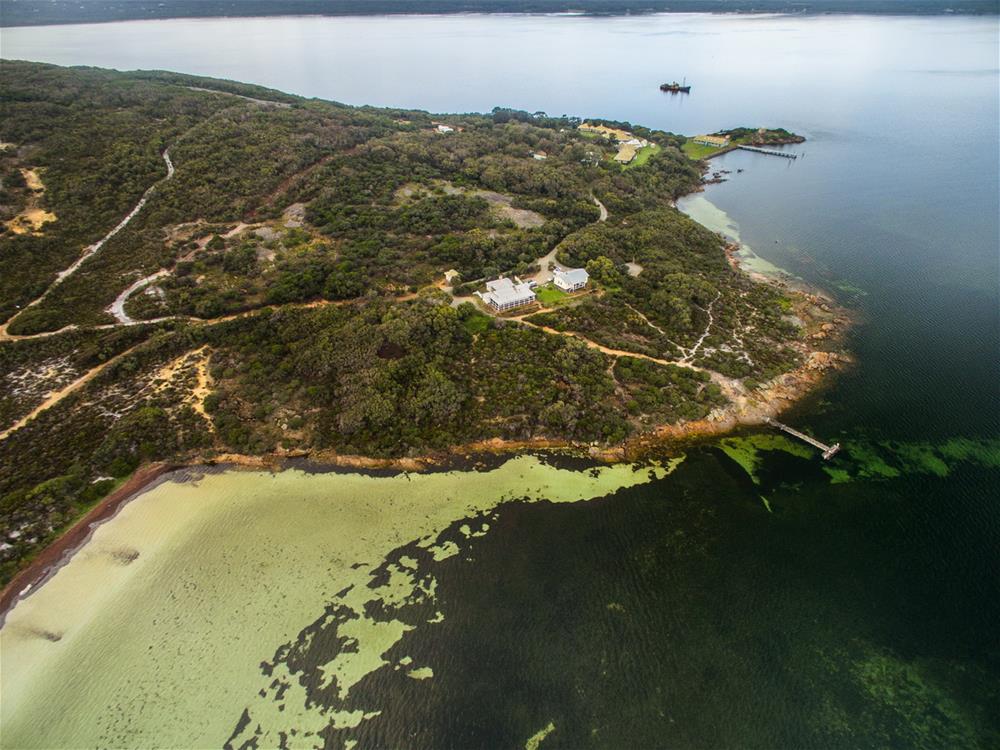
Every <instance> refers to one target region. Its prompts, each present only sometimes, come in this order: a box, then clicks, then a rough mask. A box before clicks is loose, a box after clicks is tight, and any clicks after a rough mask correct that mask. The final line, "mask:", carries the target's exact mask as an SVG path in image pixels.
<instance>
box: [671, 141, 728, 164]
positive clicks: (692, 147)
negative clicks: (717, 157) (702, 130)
mask: <svg viewBox="0 0 1000 750" xmlns="http://www.w3.org/2000/svg"><path fill="white" fill-rule="evenodd" d="M721 150H722V149H720V148H716V147H715V146H706V145H705V144H703V143H695V142H694V141H685V142H684V145H683V146H681V151H683V152H684V154H685V155H686V156H687V157H688V158H689V159H694V160H696V161H697V160H698V159H704V158H705V157H706V156H710V155H712V154H714V153H715V152H716V151H721Z"/></svg>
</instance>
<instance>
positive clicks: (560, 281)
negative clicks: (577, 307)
mask: <svg viewBox="0 0 1000 750" xmlns="http://www.w3.org/2000/svg"><path fill="white" fill-rule="evenodd" d="M589 281H590V275H589V274H588V273H587V271H586V269H584V268H557V269H555V270H554V271H553V272H552V283H553V284H554V285H555V287H556V288H557V289H561V290H562V291H564V292H577V291H579V290H581V289H583V288H584V287H586V286H587V283H588V282H589ZM536 286H537V283H536V282H534V281H521V280H520V279H519V278H517V277H516V276H515V277H514V278H513V280H511V279H508V278H505V277H503V276H501V277H500V278H499V279H496V280H495V281H487V282H486V291H485V292H476V296H478V297H479V299H481V300H482V301H483V302H485V303H486V304H487V305H489V306H490V307H492V308H493V309H494V310H496V311H497V312H506V311H507V310H512V309H514V308H515V307H523V306H524V305H530V304H532V303H534V302H535V301H536V300H537V299H538V297H537V295H536V294H535V287H536Z"/></svg>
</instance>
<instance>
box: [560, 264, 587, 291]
mask: <svg viewBox="0 0 1000 750" xmlns="http://www.w3.org/2000/svg"><path fill="white" fill-rule="evenodd" d="M589 281H590V274H588V273H587V270H586V269H585V268H567V269H561V268H557V269H556V270H555V271H553V272H552V283H554V284H555V285H556V286H557V287H559V288H560V289H562V290H563V291H564V292H575V291H577V290H578V289H583V288H584V287H585V286H587V282H589Z"/></svg>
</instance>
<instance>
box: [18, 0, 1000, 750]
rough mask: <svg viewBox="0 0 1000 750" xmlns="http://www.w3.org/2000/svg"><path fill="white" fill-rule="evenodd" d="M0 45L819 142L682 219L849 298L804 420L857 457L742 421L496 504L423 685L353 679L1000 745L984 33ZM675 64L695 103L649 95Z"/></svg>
mask: <svg viewBox="0 0 1000 750" xmlns="http://www.w3.org/2000/svg"><path fill="white" fill-rule="evenodd" d="M0 41H2V42H3V55H4V56H5V57H10V58H24V59H32V60H43V61H51V62H58V63H62V64H92V65H103V66H109V67H117V68H123V69H130V68H138V67H142V68H166V69H172V70H180V71H184V72H192V73H200V74H205V75H214V76H220V77H225V78H233V79H238V80H245V81H251V82H255V83H261V84H265V85H269V86H273V87H275V88H279V89H283V90H286V91H291V92H294V93H299V94H304V95H309V96H321V97H324V98H330V99H335V100H340V101H345V102H348V103H354V104H363V103H369V104H382V105H394V106H412V107H420V108H426V109H430V110H436V111H471V110H477V111H482V110H489V109H491V108H492V107H494V106H497V105H502V106H513V107H517V108H522V109H527V110H530V111H534V110H544V111H547V112H549V113H551V114H562V113H568V114H575V115H581V116H587V115H591V116H594V115H597V116H605V117H610V118H614V119H619V120H630V121H632V122H636V123H641V124H644V125H648V126H651V127H657V128H663V129H666V130H673V131H675V132H682V133H687V134H694V133H698V132H705V131H712V130H716V129H719V128H726V127H734V126H742V125H750V126H757V125H767V126H781V127H786V128H788V129H790V130H793V131H796V132H799V133H802V134H803V135H805V136H807V138H808V141H807V142H806V143H805V144H802V145H801V146H797V147H795V150H796V151H797V152H798V153H800V154H801V155H802V158H800V159H798V160H796V161H794V162H788V161H786V160H782V159H777V158H772V157H765V156H756V155H750V154H745V153H737V154H731V155H727V156H725V157H722V158H721V159H719V160H718V161H717V162H715V164H716V166H717V168H725V169H729V170H731V171H732V174H731V175H730V180H729V181H728V182H726V183H723V184H721V185H715V186H711V187H710V188H708V190H707V191H706V193H705V194H704V195H703V196H700V198H696V199H694V200H691V201H687V202H682V206H683V207H684V208H685V210H694V209H697V208H698V205H699V203H698V201H699V200H701V199H707V200H708V201H710V202H711V204H712V206H714V207H715V208H716V209H718V210H717V211H715V214H714V215H715V216H716V218H718V217H719V213H718V212H719V211H721V212H724V213H725V215H726V216H725V217H723V218H724V219H726V221H725V222H724V223H727V224H728V225H729V230H730V232H731V233H736V234H738V235H739V237H740V239H741V241H743V242H744V243H746V244H748V245H749V246H751V247H753V248H754V249H755V250H756V252H757V253H758V254H759V255H761V256H762V257H764V258H766V259H767V260H770V261H771V262H773V263H775V264H777V265H778V266H780V267H782V268H784V269H786V270H787V271H789V272H790V273H793V274H795V275H798V276H800V277H801V278H803V279H805V280H807V281H809V282H811V283H813V284H816V285H819V286H821V287H823V288H824V289H825V290H826V291H827V292H828V293H830V294H832V295H834V296H835V297H836V298H837V300H838V301H839V302H841V303H842V304H845V305H847V306H849V307H850V308H851V309H852V310H853V311H854V312H855V314H856V316H857V318H858V320H859V322H858V325H857V326H856V327H855V328H854V329H853V331H852V333H851V338H850V347H851V349H852V350H853V352H854V354H855V356H856V358H857V365H856V366H855V367H854V368H853V369H852V370H851V371H849V372H848V373H845V374H844V375H842V376H840V377H839V378H838V379H837V380H836V381H834V382H833V383H832V384H831V385H830V386H829V387H828V388H827V389H826V390H824V391H823V392H821V393H819V394H817V395H816V396H815V397H813V398H811V399H809V400H807V401H806V402H805V403H803V404H801V405H800V406H799V407H797V408H796V409H795V410H793V412H792V413H791V414H790V415H789V416H788V420H789V421H794V422H795V424H796V425H798V426H804V427H806V428H808V429H811V430H813V431H814V432H815V434H817V435H818V436H820V437H821V438H827V439H830V440H833V439H837V440H840V441H841V442H842V443H843V444H844V446H845V450H844V452H843V453H842V454H841V455H840V456H838V458H837V459H836V460H835V461H834V462H832V463H831V464H828V465H825V464H823V463H822V462H821V461H820V460H819V459H818V457H816V456H812V457H809V458H807V457H806V456H804V455H803V456H799V455H795V454H794V452H793V449H792V447H791V446H790V445H782V443H781V442H780V441H779V442H777V443H776V442H775V441H774V440H766V439H762V438H761V437H760V436H761V435H763V434H762V433H752V432H748V433H746V434H744V435H741V436H738V437H737V439H735V440H730V441H726V442H721V443H719V444H717V445H715V446H706V447H703V448H699V449H697V450H693V451H690V452H689V457H688V459H687V461H686V462H685V463H684V464H683V465H682V466H681V467H680V468H679V469H678V470H677V471H676V472H675V473H674V474H672V475H671V476H669V477H667V478H666V479H663V480H661V481H658V482H655V483H653V484H650V485H648V486H644V487H639V488H634V489H631V490H627V491H623V492H621V493H618V494H617V495H615V496H613V497H610V498H607V499H605V500H603V501H600V502H597V503H591V504H585V505H579V506H565V505H564V506H545V505H544V504H543V505H534V506H522V505H519V504H512V505H510V506H507V507H506V508H505V509H503V510H502V511H501V513H500V516H499V519H498V521H497V523H496V524H495V526H494V528H493V529H492V530H491V532H490V533H489V534H488V535H487V536H485V537H483V538H481V539H476V540H475V541H474V542H473V544H472V546H473V552H474V553H473V554H471V555H469V556H466V555H462V556H458V557H455V558H451V559H449V560H447V561H444V562H440V563H427V564H428V565H429V566H430V567H431V568H432V572H433V574H434V575H435V577H436V578H437V580H438V582H439V589H438V592H439V593H438V596H439V608H440V609H441V611H442V612H444V614H445V620H444V622H443V623H442V624H441V626H440V627H438V628H436V629H431V630H428V629H425V628H422V629H419V630H417V631H414V633H413V634H411V635H408V636H407V637H406V638H405V639H404V641H403V642H402V644H401V645H400V648H401V649H402V652H405V653H407V654H411V655H413V656H414V658H415V659H416V661H417V663H434V664H435V676H434V679H432V680H426V681H421V682H419V683H416V682H414V681H412V680H408V679H407V678H404V677H399V678H398V679H397V678H396V677H394V676H392V675H389V677H388V678H385V677H384V676H383V677H379V678H377V679H375V680H373V681H372V682H370V683H363V684H362V685H361V686H359V689H360V690H361V691H362V693H363V694H362V696H361V697H362V698H364V700H363V701H361V700H360V699H359V701H360V702H359V705H360V703H364V704H365V705H373V704H378V705H384V706H385V710H384V715H383V716H380V717H379V718H378V719H375V720H372V721H370V722H366V723H365V725H364V727H365V728H364V730H363V732H364V735H363V737H362V738H363V739H364V740H365V741H367V742H368V743H370V744H373V745H385V744H405V745H407V746H413V747H444V746H454V747H473V746H512V745H518V746H520V745H523V744H524V742H525V741H526V739H527V738H528V737H530V736H531V735H532V734H534V733H535V732H536V731H538V730H540V729H542V728H543V727H545V726H546V725H547V723H548V722H552V723H553V724H554V725H555V729H554V730H553V731H552V733H551V734H549V735H548V736H547V737H546V738H545V739H544V741H543V744H542V747H544V748H549V747H557V746H559V747H584V746H592V747H646V746H669V747H722V746H726V747H733V746H746V747H762V748H770V747H817V748H827V747H927V748H945V747H948V748H952V747H954V748H958V747H969V748H973V747H983V748H985V747H997V746H1000V720H998V717H1000V637H998V635H997V634H998V633H1000V627H998V622H1000V610H998V602H1000V492H998V489H997V488H998V487H1000V404H998V384H1000V302H998V289H1000V226H998V216H1000V192H998V165H1000V153H998V148H1000V146H998V144H1000V133H998V127H1000V126H998V123H1000V106H998V98H1000V95H998V90H1000V88H998V87H1000V73H998V54H1000V52H998V50H1000V44H998V24H997V19H996V18H995V17H994V18H977V19H966V18H921V19H912V18H865V17H856V18H823V17H819V18H789V17H756V18H746V17H731V16H718V17H711V16H683V15H674V16H661V17H642V18H614V19H593V18H571V17H528V16H523V17H490V16H449V17H441V18H433V17H421V18H402V17H394V18H351V19H301V18H289V19H266V20H256V19H249V20H247V19H243V20H209V21H166V22H154V23H144V22H137V23H122V24H107V25H100V26H79V27H46V28H35V29H32V28H25V29H4V30H2V32H0ZM685 76H686V78H687V80H688V82H689V83H691V84H692V86H693V88H692V93H691V95H690V96H669V95H664V94H661V93H660V92H659V91H658V90H657V86H658V84H659V83H661V82H662V81H664V80H672V79H675V78H677V79H679V78H681V77H685ZM738 168H742V169H743V170H744V171H743V172H742V173H740V174H737V173H736V170H737V169H738ZM692 206H693V208H692ZM700 206H701V208H700V209H699V210H700V211H701V213H702V214H704V213H705V209H706V205H705V204H703V203H702V204H700ZM712 206H707V208H708V209H711V208H712ZM696 212H697V211H696ZM764 437H765V438H767V437H769V436H766V435H764ZM747 469H753V471H752V474H753V478H751V474H750V473H748V471H747ZM456 538H457V536H456ZM321 612H322V606H317V615H319V614H321ZM304 625H305V624H304ZM328 656H329V654H325V655H323V656H322V659H320V661H319V662H318V663H317V665H316V666H320V665H321V663H322V662H323V661H324V660H325V659H326V658H327V657H328ZM437 665H440V668H438V666H437ZM330 737H331V739H330V746H337V743H338V740H337V737H336V736H335V735H334V734H333V733H331V735H330Z"/></svg>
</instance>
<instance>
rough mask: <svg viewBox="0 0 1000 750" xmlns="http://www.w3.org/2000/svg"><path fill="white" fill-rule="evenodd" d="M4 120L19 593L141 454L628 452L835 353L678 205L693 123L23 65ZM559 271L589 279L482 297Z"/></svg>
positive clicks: (1, 401)
mask: <svg viewBox="0 0 1000 750" xmlns="http://www.w3.org/2000/svg"><path fill="white" fill-rule="evenodd" d="M0 119H2V121H3V123H4V126H5V127H4V133H3V137H4V141H5V143H4V144H3V146H2V149H0V182H2V190H0V222H2V224H0V226H2V228H3V231H2V233H0V324H2V329H0V379H2V382H3V388H2V389H0V576H2V579H3V580H7V579H9V577H10V576H11V575H12V574H13V572H15V571H16V570H17V569H18V568H19V567H21V566H22V565H23V564H24V563H25V561H26V560H27V559H29V558H30V556H31V555H32V554H34V553H35V552H36V551H37V550H38V549H40V548H41V547H42V546H44V544H45V543H46V542H47V541H49V540H50V539H52V538H53V536H55V535H56V534H58V533H59V531H60V530H61V529H63V528H65V526H66V525H67V524H68V523H70V522H71V521H72V520H73V519H75V518H77V517H79V515H80V514H81V512H83V510H85V509H86V508H87V507H88V506H89V505H90V504H92V503H93V502H94V501H96V500H97V499H98V498H100V497H101V496H103V495H104V494H105V493H107V492H108V491H109V490H110V489H111V488H113V487H115V486H116V485H117V484H119V483H120V482H121V481H122V480H123V478H125V477H127V476H128V475H129V474H130V473H131V472H133V471H134V470H135V469H136V468H137V467H138V466H139V465H140V464H142V463H145V462H150V461H156V460H170V461H180V462H184V461H197V460H210V459H211V458H212V457H214V456H219V455H223V454H231V453H236V454H244V455H245V454H253V455H268V456H292V455H304V454H312V453H322V452H327V453H335V454H341V455H346V454H356V455H364V456H375V457H412V456H423V455H427V454H435V453H444V452H447V451H449V450H453V449H454V448H455V447H456V446H463V445H468V444H472V443H476V442H479V441H485V440H491V439H499V440H502V441H511V442H515V441H532V440H548V441H553V442H557V443H560V442H561V443H566V444H573V445H580V446H583V445H594V446H604V447H607V446H621V445H623V444H625V443H626V442H627V441H629V440H632V439H634V438H635V437H636V436H642V435H646V434H649V433H651V432H652V431H654V430H656V429H657V428H658V427H662V426H664V425H678V424H684V423H690V422H693V421H696V420H705V419H713V418H717V417H718V416H719V415H720V414H724V413H727V412H726V410H727V409H732V408H735V406H736V405H740V408H743V407H744V406H746V404H748V403H755V399H756V400H758V401H759V400H766V399H765V395H764V394H765V392H766V389H767V388H768V387H770V386H771V385H773V384H774V383H776V382H780V380H781V378H782V377H784V376H785V374H786V373H790V372H793V371H797V368H799V369H801V368H802V367H804V366H806V365H808V364H809V363H814V362H815V361H816V360H815V357H814V355H815V354H816V353H817V350H818V349H822V348H832V344H831V341H830V338H829V336H828V333H827V330H828V329H827V328H823V326H832V323H831V322H829V321H832V320H833V314H832V313H830V311H829V310H827V311H826V312H825V313H824V312H823V310H822V308H823V305H822V304H821V303H820V302H819V301H818V300H816V299H815V298H809V297H808V296H807V295H801V294H797V293H794V292H791V291H789V290H787V289H782V288H779V287H778V286H775V285H772V284H762V283H759V282H756V281H754V280H752V279H750V278H749V277H748V276H747V275H746V274H745V273H743V272H742V271H740V270H739V269H738V268H737V267H736V266H735V265H734V264H733V263H732V262H731V259H730V258H729V257H727V253H726V249H725V241H724V240H723V239H722V238H720V237H719V236H717V235H715V234H713V233H712V232H710V231H708V230H706V229H704V228H703V227H701V226H700V225H698V224H696V223H695V222H693V221H691V220H690V219H689V218H687V217H686V216H684V215H683V214H682V213H680V212H679V211H677V210H676V209H675V208H674V207H673V203H674V201H675V200H676V198H678V197H679V196H681V195H683V194H685V193H688V192H691V191H693V190H697V189H698V188H699V186H700V184H701V181H702V172H703V165H701V164H700V163H698V162H695V161H692V160H691V159H689V158H688V157H687V156H685V154H684V153H683V150H682V149H683V147H684V144H685V141H686V139H685V137H684V136H681V135H677V134H672V133H666V132H662V131H657V130H650V129H647V128H641V127H639V126H632V125H629V124H628V123H624V124H621V123H607V124H608V125H612V126H616V127H618V126H621V125H626V126H628V128H630V129H632V130H633V131H634V132H635V133H636V134H637V135H641V137H642V138H644V139H648V140H649V141H651V142H654V143H655V144H657V146H658V148H657V149H656V151H655V153H652V155H651V156H649V158H648V159H645V160H643V162H642V163H641V164H639V165H633V166H629V167H628V168H624V167H622V166H621V165H619V164H618V163H616V162H615V161H614V160H613V156H614V154H615V153H616V150H617V149H616V146H615V144H613V143H612V142H610V141H605V140H604V139H602V138H594V137H591V136H588V135H587V134H585V133H582V132H581V131H579V130H578V125H579V124H580V120H577V119H575V118H550V117H547V116H544V115H542V114H540V113H538V114H531V113H527V112H519V111H513V110H505V109H497V110H494V111H493V112H492V113H489V114H484V115H479V114H470V115H447V116H443V115H440V116H439V115H431V114H429V113H427V112H422V111H410V110H392V109H375V108H357V107H348V106H344V105H340V104H336V103H333V102H325V101H318V100H307V99H301V98H298V97H293V96H289V95H286V94H282V93H280V92H276V91H271V90H267V89H262V88H260V87H255V86H249V85H244V84H239V83H234V82H226V81H216V80H209V79H202V78H195V77H191V76H185V75H179V74H173V73H163V72H135V73H117V72H111V71H105V70H97V69H82V68H78V69H66V68H59V67H55V66H49V65H41V64H33V63H22V62H8V61H5V62H4V63H3V76H2V79H0ZM592 122H593V121H592ZM168 164H169V165H170V169H171V170H172V171H169V170H168V166H167V165H168ZM143 199H144V203H142V204H140V201H142V200H143ZM137 206H138V207H140V210H138V211H136V210H135V209H136V207H137ZM605 211H606V214H605ZM130 212H131V214H130ZM129 215H132V218H131V219H130V220H129V221H128V222H127V223H125V224H124V225H121V226H120V229H118V231H114V232H113V231H112V230H113V228H115V227H118V226H119V225H120V224H121V223H122V221H123V218H124V217H126V216H129ZM88 248H89V249H90V250H88ZM81 258H85V259H84V260H83V261H82V262H79V261H80V259H81ZM552 261H554V262H558V263H561V264H563V265H565V266H571V267H585V268H586V269H587V270H588V271H589V272H590V279H591V281H590V284H589V286H588V287H587V289H585V290H583V291H582V292H578V293H575V294H572V295H568V296H567V295H561V294H555V293H553V294H550V295H549V296H547V297H545V298H544V299H543V302H544V304H543V305H540V306H534V307H530V308H526V309H523V310H517V311H515V313H516V314H512V315H507V316H500V315H496V314H493V312H492V311H491V310H489V308H487V307H486V306H484V305H483V304H482V303H481V302H480V301H479V300H478V298H476V297H474V296H472V292H474V291H476V290H478V289H482V288H483V286H482V285H483V282H484V281H486V280H489V279H494V278H496V277H497V276H499V275H508V276H520V277H525V278H531V277H532V276H533V275H535V274H538V273H540V272H544V271H546V270H547V269H546V268H545V265H546V264H547V262H552ZM446 272H448V275H447V278H446V276H445V274H446ZM824 316H826V317H824ZM822 361H826V360H822Z"/></svg>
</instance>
